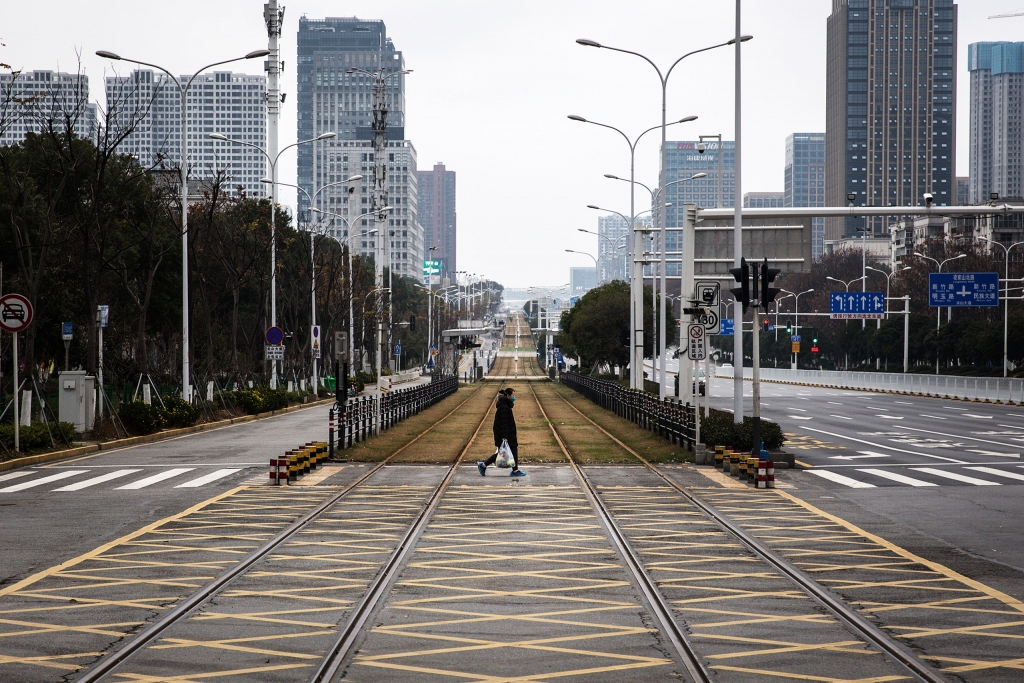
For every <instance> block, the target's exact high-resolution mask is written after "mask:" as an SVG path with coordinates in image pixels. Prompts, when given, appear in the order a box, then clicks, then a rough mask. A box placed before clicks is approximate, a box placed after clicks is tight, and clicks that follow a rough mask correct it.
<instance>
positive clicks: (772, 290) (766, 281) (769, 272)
mask: <svg viewBox="0 0 1024 683" xmlns="http://www.w3.org/2000/svg"><path fill="white" fill-rule="evenodd" d="M781 272H782V271H781V270H779V269H778V268H769V267H768V259H767V258H765V260H764V263H763V264H762V265H761V307H762V308H764V310H766V311H767V310H768V306H769V304H771V302H773V301H775V297H777V296H778V295H779V292H780V291H781V290H780V289H779V288H778V287H772V283H773V282H775V278H776V276H778V274H779V273H781Z"/></svg>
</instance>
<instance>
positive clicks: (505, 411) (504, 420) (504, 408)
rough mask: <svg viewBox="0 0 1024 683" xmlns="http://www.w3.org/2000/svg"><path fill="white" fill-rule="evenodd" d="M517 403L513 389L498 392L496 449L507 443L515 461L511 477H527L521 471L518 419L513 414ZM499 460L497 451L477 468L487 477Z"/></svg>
mask: <svg viewBox="0 0 1024 683" xmlns="http://www.w3.org/2000/svg"><path fill="white" fill-rule="evenodd" d="M515 402H516V391H515V389H513V388H512V387H509V388H507V389H505V390H504V391H499V392H498V403H497V406H496V407H495V410H494V427H493V431H494V447H495V448H496V449H497V448H500V447H501V442H502V441H507V442H508V446H509V448H510V449H512V457H513V459H514V462H513V464H512V472H511V473H510V474H509V476H511V477H525V476H526V472H523V471H522V470H521V469H519V441H518V439H517V438H516V418H515V415H513V414H512V408H513V407H514V406H515ZM497 459H498V451H497V450H495V451H494V455H492V456H491V457H489V458H487V460H479V461H477V463H476V467H477V469H478V470H480V476H482V477H484V476H487V468H488V467H489V466H491V465H493V464H494V462H495V461H496V460H497Z"/></svg>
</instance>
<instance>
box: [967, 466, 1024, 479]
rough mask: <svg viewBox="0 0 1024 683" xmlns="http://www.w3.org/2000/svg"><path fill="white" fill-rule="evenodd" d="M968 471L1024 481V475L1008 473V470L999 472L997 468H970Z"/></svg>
mask: <svg viewBox="0 0 1024 683" xmlns="http://www.w3.org/2000/svg"><path fill="white" fill-rule="evenodd" d="M967 469H969V470H975V471H977V472H984V473H985V474H994V475H996V476H997V477H1006V478H1007V479H1016V480H1018V481H1024V474H1017V473H1016V472H1008V471H1006V470H997V469H996V468H995V467H968V468H967Z"/></svg>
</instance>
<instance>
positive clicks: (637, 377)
mask: <svg viewBox="0 0 1024 683" xmlns="http://www.w3.org/2000/svg"><path fill="white" fill-rule="evenodd" d="M576 42H577V43H580V44H581V45H592V46H594V47H601V45H599V44H597V43H594V42H593V41H580V40H577V41H576ZM662 114H663V115H662V125H661V126H660V128H661V129H662V139H663V140H664V136H665V132H664V127H665V126H666V124H665V120H664V111H663V112H662ZM569 119H570V120H572V121H579V122H581V123H590V124H593V125H595V126H599V127H601V128H607V129H609V130H614V131H615V132H616V133H618V134H619V135H621V136H622V138H623V139H624V140H625V141H626V144H627V145H628V146H629V182H630V187H629V216H630V217H629V218H628V219H626V217H625V216H623V215H622V214H621V213H618V212H615V211H613V212H612V213H615V214H616V215H618V216H620V217H622V218H623V219H624V220H626V223H627V224H628V226H629V231H630V234H631V235H632V236H633V243H632V248H631V249H630V256H631V264H630V268H629V282H630V285H629V287H630V297H629V310H630V327H631V331H630V335H631V336H632V341H631V342H630V347H631V351H630V356H629V384H630V388H631V389H643V388H644V371H643V367H644V309H643V295H644V272H643V264H642V263H639V262H638V261H639V256H640V254H641V253H642V252H643V242H642V239H641V237H640V234H639V232H638V231H637V229H636V217H637V213H636V195H635V192H634V191H633V190H634V185H633V183H634V181H635V179H636V146H637V145H638V144H639V143H640V139H641V138H643V136H645V135H647V134H648V133H650V132H651V131H652V130H658V128H659V126H654V127H652V128H648V129H647V130H645V131H644V132H642V133H640V135H638V136H636V138H635V139H633V140H630V138H629V136H628V135H626V134H625V133H624V132H622V131H621V130H619V129H618V128H616V127H615V126H609V125H608V124H605V123H598V122H597V121H588V120H587V119H585V118H583V117H582V116H577V115H575V114H570V115H569ZM696 120H697V117H696V116H687V117H684V118H682V119H679V120H678V121H673V122H672V123H671V124H667V125H675V124H677V123H689V122H690V121H696ZM662 147H664V142H663V143H662ZM590 208H597V207H594V206H591V207H590ZM638 340H639V345H638Z"/></svg>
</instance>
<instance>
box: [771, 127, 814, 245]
mask: <svg viewBox="0 0 1024 683" xmlns="http://www.w3.org/2000/svg"><path fill="white" fill-rule="evenodd" d="M785 187H786V189H785V199H784V201H783V204H782V205H783V206H793V207H802V206H825V134H824V133H793V134H792V135H788V136H787V137H786V170H785ZM824 250H825V219H824V218H814V219H811V259H813V260H815V261H817V260H818V259H820V258H821V255H822V254H823V253H824Z"/></svg>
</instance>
